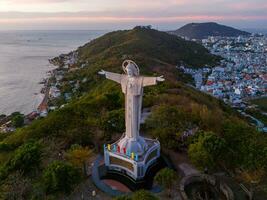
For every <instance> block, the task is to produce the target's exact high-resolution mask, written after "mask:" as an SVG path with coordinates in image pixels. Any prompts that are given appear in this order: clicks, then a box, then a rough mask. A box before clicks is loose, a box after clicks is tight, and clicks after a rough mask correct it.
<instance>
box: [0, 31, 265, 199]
mask: <svg viewBox="0 0 267 200" xmlns="http://www.w3.org/2000/svg"><path fill="white" fill-rule="evenodd" d="M126 58H131V59H133V60H135V61H136V62H137V63H138V65H139V66H140V68H141V72H142V73H143V74H147V75H152V74H153V75H161V74H162V75H164V76H165V77H166V81H165V82H164V83H162V84H159V85H157V86H153V87H150V88H146V89H145V96H144V107H149V108H151V110H152V114H151V116H150V117H149V118H148V120H147V123H146V124H145V125H144V126H142V132H143V133H144V134H145V135H147V136H149V137H157V138H159V140H160V142H161V144H162V147H163V149H170V150H173V151H181V150H182V149H183V151H185V152H186V151H187V149H189V157H190V158H191V160H192V163H194V164H195V165H196V166H197V167H199V168H200V169H202V168H203V167H205V166H209V168H210V169H212V170H217V169H229V170H230V171H232V172H234V171H235V169H242V170H244V171H246V172H247V173H254V172H258V171H260V172H261V171H264V170H266V167H267V164H266V163H267V160H266V158H267V149H266V144H267V138H266V137H265V136H264V135H262V134H261V133H258V132H257V131H256V130H255V129H254V128H253V127H251V126H250V125H248V124H247V122H246V121H244V120H243V119H241V118H240V116H239V115H238V114H236V112H234V111H233V110H232V109H231V108H230V107H228V106H226V105H224V104H223V102H221V101H219V100H217V99H215V98H213V97H211V96H209V95H206V94H203V93H201V92H199V91H196V90H195V89H193V88H191V87H189V86H187V85H186V84H184V82H182V81H181V80H183V81H184V80H185V79H186V77H181V76H182V75H181V74H179V73H178V72H177V69H176V68H175V65H176V64H177V63H179V62H181V61H182V62H184V63H186V64H187V65H191V66H193V67H201V66H203V65H204V64H208V65H214V64H215V63H216V61H217V60H218V58H217V57H215V56H213V55H210V54H209V53H208V52H207V50H205V49H204V48H203V47H202V46H200V45H198V44H196V43H192V42H186V41H184V40H181V39H178V38H177V37H175V36H171V35H169V34H167V33H164V32H159V31H156V30H152V29H148V28H141V27H137V28H135V29H133V30H129V31H117V32H112V33H108V34H106V35H105V36H103V37H100V38H98V39H96V40H93V41H92V42H90V43H88V44H86V45H85V46H83V47H80V48H79V49H78V62H77V64H76V65H77V66H80V65H84V66H85V67H83V68H79V69H78V70H76V71H72V72H68V73H66V74H65V77H64V78H63V80H62V81H61V90H62V91H63V92H69V91H71V87H72V86H71V84H70V81H73V80H74V81H77V80H83V79H84V78H87V81H85V82H82V81H81V83H80V86H79V88H78V89H77V91H76V93H75V94H73V95H74V97H73V99H72V100H71V101H70V102H68V103H67V104H65V106H64V107H63V108H60V109H58V110H56V111H54V112H51V113H49V115H48V117H47V118H44V119H39V120H36V121H34V122H33V123H32V124H31V125H30V126H28V127H24V128H21V129H19V130H17V131H16V132H15V133H12V134H10V135H3V136H1V137H0V180H1V181H0V184H1V186H0V199H2V198H3V199H8V198H9V197H10V196H11V197H12V195H13V196H14V195H18V196H19V195H20V194H21V192H24V193H23V195H24V196H25V197H26V199H45V198H46V199H49V198H51V199H60V198H62V197H63V196H65V195H68V194H69V193H71V191H72V190H73V188H74V187H75V185H76V184H78V183H80V182H82V181H83V180H84V178H83V173H82V169H83V166H82V165H81V163H80V162H77V159H76V160H75V158H77V156H78V157H79V158H84V157H86V158H87V157H90V156H91V157H92V156H93V155H94V154H96V153H99V152H101V149H102V145H103V144H104V143H109V142H112V141H114V140H115V139H117V138H119V137H120V135H121V133H122V132H123V131H124V105H123V104H124V97H123V95H122V93H121V89H120V86H119V85H117V84H115V83H112V82H111V81H108V80H105V79H103V78H102V77H100V76H99V75H97V71H98V70H100V69H105V70H109V71H114V72H116V71H117V72H122V70H121V63H122V61H123V60H124V59H126ZM55 60H57V62H58V63H60V62H61V61H60V59H59V58H56V59H55ZM179 76H180V77H179ZM58 103H60V104H62V103H66V102H64V100H63V99H60V100H59V101H58V102H55V104H58ZM192 129H195V130H198V131H197V134H196V135H195V136H194V137H189V138H188V139H187V140H182V139H181V135H182V133H183V132H184V131H188V130H192ZM74 161H76V162H74ZM261 177H263V175H262V174H261ZM18 185H19V186H20V187H19V189H18V187H17V186H18ZM18 192H20V193H19V194H18Z"/></svg>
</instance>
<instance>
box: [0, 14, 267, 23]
mask: <svg viewBox="0 0 267 200" xmlns="http://www.w3.org/2000/svg"><path fill="white" fill-rule="evenodd" d="M218 20H267V15H255V16H240V15H232V16H222V15H214V16H210V15H184V16H173V17H131V16H124V17H116V16H95V17H94V16H48V17H34V18H31V17H28V18H13V19H10V18H0V23H4V24H5V23H24V22H44V21H46V22H67V21H69V22H159V23H160V22H176V21H218Z"/></svg>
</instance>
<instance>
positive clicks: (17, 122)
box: [11, 112, 24, 128]
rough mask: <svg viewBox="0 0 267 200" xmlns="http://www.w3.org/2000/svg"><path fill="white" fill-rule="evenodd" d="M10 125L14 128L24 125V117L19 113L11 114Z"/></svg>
mask: <svg viewBox="0 0 267 200" xmlns="http://www.w3.org/2000/svg"><path fill="white" fill-rule="evenodd" d="M11 122H12V125H13V126H14V127H16V128H19V127H22V126H23V125H24V115H22V114H20V113H17V112H16V113H13V114H12V119H11Z"/></svg>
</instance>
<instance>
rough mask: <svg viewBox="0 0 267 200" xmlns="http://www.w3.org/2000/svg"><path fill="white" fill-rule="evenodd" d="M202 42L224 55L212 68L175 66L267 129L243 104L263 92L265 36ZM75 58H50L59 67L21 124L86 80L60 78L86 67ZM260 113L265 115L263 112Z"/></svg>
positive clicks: (8, 125) (0, 127) (0, 121)
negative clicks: (64, 89) (66, 87)
mask: <svg viewBox="0 0 267 200" xmlns="http://www.w3.org/2000/svg"><path fill="white" fill-rule="evenodd" d="M201 42H202V45H203V46H205V47H206V48H207V49H208V50H209V51H210V52H211V53H213V54H215V55H218V56H221V57H222V58H223V59H222V60H221V62H220V64H219V65H218V66H216V67H213V68H211V67H209V66H205V67H203V68H198V69H195V68H191V67H187V66H184V65H181V66H177V68H178V69H179V70H182V71H183V72H184V73H186V74H190V75H191V76H192V77H193V79H194V82H195V87H196V88H197V89H198V90H200V91H202V92H205V93H208V94H210V95H212V96H214V97H217V98H219V99H221V100H223V101H224V102H225V103H227V104H229V105H231V106H232V107H234V108H237V109H238V111H240V113H241V114H242V115H244V116H246V117H248V118H251V119H252V121H254V124H256V125H257V126H258V127H261V130H263V131H264V132H266V131H267V130H266V124H264V123H262V122H261V121H260V120H258V119H256V118H255V117H253V116H252V115H248V114H247V113H245V112H244V109H245V108H247V107H248V108H250V107H253V106H255V105H251V104H250V103H249V100H250V99H253V98H257V97H262V96H266V92H267V54H266V52H267V38H266V36H264V35H260V34H254V35H251V36H249V37H248V36H239V37H208V38H207V39H203V40H202V41H201ZM77 60H78V53H77V51H73V52H71V53H69V54H64V55H60V56H59V57H56V58H54V59H51V60H49V62H50V64H51V65H53V66H58V67H57V68H55V69H53V70H51V71H49V72H47V73H48V78H46V79H44V80H43V81H41V82H40V83H41V84H43V85H44V86H43V88H42V89H41V91H40V94H38V95H39V96H40V98H41V100H40V103H38V106H37V107H36V110H34V111H32V112H31V113H29V114H27V115H22V114H21V116H23V117H24V125H28V124H30V123H31V122H32V121H33V120H34V119H37V118H42V117H46V116H47V114H48V113H49V112H51V111H54V110H56V109H59V108H62V107H64V106H65V103H67V102H68V101H69V100H71V98H72V95H73V94H75V92H76V91H77V90H78V89H79V87H80V84H82V83H85V82H87V78H83V79H82V80H77V81H72V80H69V81H67V83H66V81H63V78H64V75H65V74H66V73H68V72H74V71H75V70H77V69H79V68H83V67H85V65H86V64H79V65H78V64H77ZM64 85H68V87H70V89H69V90H68V92H65V91H62V88H63V87H64ZM59 102H60V103H59ZM263 115H265V117H266V113H263ZM13 124H14V123H12V115H10V116H4V115H3V116H2V117H0V131H1V132H3V133H5V132H13V131H14V130H15V129H16V126H14V125H13Z"/></svg>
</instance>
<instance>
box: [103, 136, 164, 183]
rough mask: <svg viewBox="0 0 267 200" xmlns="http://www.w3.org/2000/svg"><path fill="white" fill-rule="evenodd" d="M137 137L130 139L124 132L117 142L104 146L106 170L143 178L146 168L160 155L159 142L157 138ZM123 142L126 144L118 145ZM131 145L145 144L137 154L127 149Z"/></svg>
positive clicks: (137, 178) (141, 145)
mask: <svg viewBox="0 0 267 200" xmlns="http://www.w3.org/2000/svg"><path fill="white" fill-rule="evenodd" d="M139 137H140V140H139V141H138V140H136V141H130V140H131V138H127V136H125V134H124V135H123V136H122V137H121V139H119V140H118V141H117V142H115V143H113V144H111V145H105V146H104V158H105V166H106V167H107V168H108V170H115V171H118V172H120V173H122V174H126V175H128V176H130V177H131V178H133V179H134V180H140V179H142V178H144V176H145V175H146V172H147V169H148V168H149V167H150V166H151V165H153V164H154V163H156V162H157V159H158V158H159V157H160V143H159V141H158V140H154V139H148V138H143V137H141V136H139ZM140 141H142V143H140ZM125 144H126V146H125V147H122V148H121V146H120V145H125ZM131 145H134V146H139V147H141V148H142V147H144V146H145V149H144V151H143V152H142V153H139V154H137V153H135V152H131V151H130V150H129V149H132V146H131ZM127 146H128V147H127Z"/></svg>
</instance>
